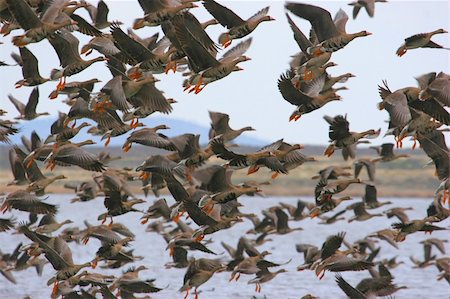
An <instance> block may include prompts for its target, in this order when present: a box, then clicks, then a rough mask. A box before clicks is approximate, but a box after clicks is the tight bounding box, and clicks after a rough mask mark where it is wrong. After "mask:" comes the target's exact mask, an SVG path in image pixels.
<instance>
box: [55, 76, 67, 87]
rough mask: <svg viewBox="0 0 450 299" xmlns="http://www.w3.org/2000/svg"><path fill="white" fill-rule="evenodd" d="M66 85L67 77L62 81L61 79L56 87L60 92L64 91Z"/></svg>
mask: <svg viewBox="0 0 450 299" xmlns="http://www.w3.org/2000/svg"><path fill="white" fill-rule="evenodd" d="M65 85H66V76H62V77H61V79H59V83H58V85H56V90H58V91H61V90H64V87H65Z"/></svg>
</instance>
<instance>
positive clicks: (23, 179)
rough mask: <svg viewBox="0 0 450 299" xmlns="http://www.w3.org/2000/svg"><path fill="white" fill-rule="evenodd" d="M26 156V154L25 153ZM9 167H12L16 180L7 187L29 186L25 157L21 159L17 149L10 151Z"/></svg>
mask: <svg viewBox="0 0 450 299" xmlns="http://www.w3.org/2000/svg"><path fill="white" fill-rule="evenodd" d="M24 155H25V153H24ZM8 158H9V165H10V166H11V172H12V175H13V176H14V180H13V181H11V182H9V183H8V184H7V186H10V185H27V184H28V183H29V181H28V178H27V176H26V171H25V167H24V165H23V157H20V156H19V155H18V154H17V153H16V149H15V148H10V149H9V151H8Z"/></svg>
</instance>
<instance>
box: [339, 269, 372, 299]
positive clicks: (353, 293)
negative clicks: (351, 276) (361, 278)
mask: <svg viewBox="0 0 450 299" xmlns="http://www.w3.org/2000/svg"><path fill="white" fill-rule="evenodd" d="M336 282H337V284H338V286H339V288H340V289H341V290H342V291H343V292H344V293H345V294H346V295H347V297H348V298H352V299H367V298H370V297H368V296H366V295H365V294H364V293H363V292H361V291H360V290H358V289H356V288H354V287H352V286H351V285H350V284H349V283H348V282H347V281H346V280H345V279H344V278H343V277H342V276H341V275H340V274H337V275H336Z"/></svg>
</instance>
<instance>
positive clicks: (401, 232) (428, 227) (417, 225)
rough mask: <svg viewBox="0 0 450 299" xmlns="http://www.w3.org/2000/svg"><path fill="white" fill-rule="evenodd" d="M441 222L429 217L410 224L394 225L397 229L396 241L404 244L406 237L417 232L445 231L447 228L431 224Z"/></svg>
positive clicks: (412, 221) (436, 218) (434, 217)
mask: <svg viewBox="0 0 450 299" xmlns="http://www.w3.org/2000/svg"><path fill="white" fill-rule="evenodd" d="M435 221H440V219H439V218H438V217H436V216H429V217H425V218H423V219H415V220H411V221H410V222H408V223H393V224H392V225H391V226H392V228H394V229H397V235H396V236H395V241H397V242H402V241H404V240H405V239H406V236H407V235H409V234H412V233H415V232H417V231H424V232H430V233H431V232H432V231H433V230H445V228H442V227H439V226H435V225H432V224H430V223H431V222H435Z"/></svg>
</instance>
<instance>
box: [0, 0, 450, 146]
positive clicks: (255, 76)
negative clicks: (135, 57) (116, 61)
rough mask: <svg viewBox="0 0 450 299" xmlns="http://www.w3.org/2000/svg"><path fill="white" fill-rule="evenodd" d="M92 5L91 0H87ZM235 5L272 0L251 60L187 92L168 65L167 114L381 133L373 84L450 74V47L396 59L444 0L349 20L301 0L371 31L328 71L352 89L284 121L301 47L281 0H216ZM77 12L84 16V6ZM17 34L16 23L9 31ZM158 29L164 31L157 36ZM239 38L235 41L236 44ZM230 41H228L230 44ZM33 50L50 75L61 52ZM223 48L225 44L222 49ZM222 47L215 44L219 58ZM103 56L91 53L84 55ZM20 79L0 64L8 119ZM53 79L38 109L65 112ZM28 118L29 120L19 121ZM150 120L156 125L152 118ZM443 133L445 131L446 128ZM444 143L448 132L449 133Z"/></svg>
mask: <svg viewBox="0 0 450 299" xmlns="http://www.w3.org/2000/svg"><path fill="white" fill-rule="evenodd" d="M90 2H93V3H95V2H96V1H90ZM106 2H107V4H108V5H109V8H110V19H111V20H121V21H122V22H124V25H122V26H121V28H122V29H123V30H124V31H126V29H127V28H129V27H131V24H132V22H133V20H134V19H135V18H136V17H142V16H143V11H142V10H141V8H140V6H139V4H138V2H137V1H131V0H130V1H106ZM219 2H220V3H221V4H223V5H225V6H227V7H229V8H230V9H232V10H233V11H234V12H235V13H237V14H238V15H240V16H241V17H242V18H243V19H246V18H248V17H250V16H252V15H253V14H254V13H256V12H257V11H258V10H260V9H261V8H263V7H265V6H270V11H269V15H270V16H272V17H274V18H275V19H276V21H273V22H264V23H262V24H261V25H260V26H259V27H258V28H257V29H256V30H255V31H254V32H253V33H252V34H251V35H250V36H251V37H253V42H252V45H251V47H250V49H249V50H248V51H247V53H246V55H247V56H249V57H251V58H252V60H251V61H247V62H244V63H241V64H240V66H241V67H242V68H244V71H242V72H235V73H232V74H231V75H230V76H228V77H226V78H224V79H222V80H220V81H217V82H214V83H212V84H209V85H208V86H207V87H206V88H205V89H204V90H203V91H202V92H201V93H200V94H198V95H195V94H193V93H192V94H187V93H183V88H182V86H181V84H182V80H183V78H182V76H181V75H180V74H173V73H170V74H169V75H165V74H161V75H156V77H158V78H159V79H160V80H161V82H158V83H157V87H158V88H159V89H161V90H163V91H164V92H165V95H166V97H168V98H174V99H176V100H177V101H178V103H177V104H175V105H174V111H173V113H172V114H171V115H170V117H174V118H178V119H183V120H188V121H192V122H195V123H197V124H200V125H204V126H209V123H210V120H209V115H208V111H209V110H210V111H220V112H223V113H228V114H229V115H230V118H231V121H230V125H231V127H232V128H240V127H244V126H248V125H251V126H252V127H254V128H255V129H256V131H254V132H247V133H245V134H252V136H254V137H257V138H261V139H264V140H268V141H274V140H277V139H279V138H285V140H286V141H288V142H292V143H302V144H326V143H328V125H327V123H326V122H325V121H324V120H323V118H322V117H323V115H331V116H334V115H337V114H347V119H348V120H349V121H350V130H352V131H363V130H366V129H378V128H381V129H382V132H384V131H386V129H387V123H386V122H385V121H386V120H387V119H388V114H387V112H386V111H379V110H378V109H377V108H376V104H377V103H378V102H379V101H380V98H379V96H378V90H377V85H378V84H381V81H382V80H384V79H386V80H387V81H388V84H389V87H390V88H391V90H396V89H400V88H403V87H407V86H416V81H415V79H414V77H417V76H420V75H422V74H425V73H428V72H440V71H444V72H446V73H450V51H448V50H442V49H417V50H410V51H408V52H407V53H406V54H405V55H404V56H403V57H401V58H400V57H397V56H396V55H395V51H396V50H397V48H398V47H399V46H400V45H401V44H402V43H403V40H404V38H406V37H409V36H411V35H413V34H417V33H421V32H429V31H433V30H435V29H438V28H444V29H446V30H447V31H449V29H450V28H449V27H450V26H449V22H450V1H389V2H388V3H377V4H376V8H375V17H374V18H370V17H368V15H367V14H366V12H365V11H363V10H361V11H360V13H359V15H358V18H357V19H356V20H353V19H352V18H351V13H352V7H351V6H349V5H347V3H348V2H349V1H345V2H344V1H304V3H310V4H314V5H318V6H321V7H323V8H325V9H327V10H329V11H330V13H331V14H332V15H334V14H335V13H336V12H337V11H338V10H339V8H342V9H343V10H344V11H345V12H346V13H347V14H348V15H349V16H350V19H349V21H348V23H347V32H349V33H351V32H358V31H361V30H367V31H369V32H371V33H373V35H371V36H368V37H364V38H359V39H356V40H354V41H353V42H351V43H350V44H349V45H347V46H346V47H345V48H344V49H342V50H340V51H338V52H336V53H334V54H333V56H332V59H331V60H332V61H333V62H335V63H337V64H338V66H337V67H334V68H332V69H329V73H330V74H331V75H332V76H337V75H340V74H344V73H347V72H351V73H353V74H354V75H356V78H350V80H349V81H348V82H347V83H345V84H343V85H345V86H346V87H347V88H348V90H344V91H340V92H339V94H340V95H341V96H342V99H343V101H338V102H332V103H330V104H328V105H326V106H325V107H323V108H321V109H319V110H317V111H314V112H312V113H310V114H307V115H304V116H303V117H302V118H301V119H300V120H299V121H298V122H295V123H294V122H289V121H288V119H289V116H290V114H291V113H292V111H293V110H294V109H295V107H294V106H292V105H291V104H289V103H288V102H286V101H285V100H284V99H283V98H282V96H281V94H280V93H279V91H278V88H277V80H278V78H279V76H280V75H281V74H282V73H284V72H285V71H286V70H287V68H288V66H289V61H290V56H291V55H293V54H295V53H297V52H299V48H298V46H297V44H296V42H295V41H294V39H293V35H292V31H291V30H290V28H289V25H288V22H287V20H286V17H285V9H284V1H219ZM191 12H192V13H193V14H194V15H195V16H196V17H197V18H198V19H199V20H200V21H206V20H208V19H210V18H211V16H210V15H209V14H208V12H207V11H206V10H205V9H204V8H203V7H202V5H199V7H198V8H194V9H192V10H191ZM77 13H79V14H80V15H82V16H84V17H86V18H87V14H86V13H85V11H83V10H79V11H78V12H77ZM291 17H292V19H293V20H294V22H295V23H296V24H297V25H298V26H299V28H300V29H301V30H302V31H303V32H304V33H305V34H306V33H308V32H309V29H310V24H309V22H307V21H306V20H303V19H300V18H298V17H296V16H295V15H291ZM158 31H159V27H151V28H150V27H147V28H145V29H140V30H138V31H136V33H138V34H139V35H141V36H143V37H146V36H150V35H151V34H153V33H156V32H158ZM224 31H225V29H224V28H223V27H221V26H220V25H218V26H214V27H209V28H208V29H207V32H208V34H209V35H210V36H211V37H212V39H213V40H215V41H217V38H218V36H219V34H220V33H222V32H224ZM18 34H21V32H20V30H19V31H13V32H12V33H11V35H12V36H14V35H18ZM76 36H77V37H78V38H79V39H80V47H81V46H82V45H83V44H85V43H87V42H88V41H89V39H90V37H88V36H83V35H81V34H78V33H76ZM160 36H161V35H160ZM433 41H435V42H437V43H439V44H443V45H444V46H445V47H450V35H449V34H440V35H436V36H435V37H434V38H433ZM0 42H3V44H2V45H0V50H1V51H0V60H2V61H6V62H7V63H12V59H11V57H10V56H9V54H10V53H11V52H13V51H14V52H18V50H17V49H16V48H15V47H14V46H13V45H12V44H11V36H6V37H0ZM238 42H239V41H234V42H233V44H232V45H231V47H232V46H234V45H236V44H237V43H238ZM231 47H230V48H231ZM29 49H30V50H31V51H32V52H33V53H34V54H35V56H36V57H37V58H38V59H39V68H40V72H41V75H42V76H44V77H46V76H48V75H49V73H50V70H51V69H52V68H56V67H58V64H59V62H58V59H57V56H56V53H55V52H54V50H53V48H52V47H51V45H50V44H49V43H48V41H47V40H44V41H42V42H40V43H38V44H32V45H30V46H29ZM225 51H226V50H225ZM225 51H221V52H220V53H219V56H220V55H221V54H222V53H224V52H225ZM95 56H100V54H98V53H96V52H95V51H94V53H93V54H91V55H90V56H89V57H88V58H93V57H95ZM94 77H97V78H98V79H100V80H102V81H103V83H100V84H98V85H96V88H95V91H98V90H99V89H100V88H101V87H102V86H103V84H105V83H106V82H107V81H108V80H110V79H111V75H110V73H109V71H108V70H107V68H106V67H105V65H104V64H103V63H96V64H94V65H93V66H92V67H90V68H88V69H87V70H85V71H83V72H81V73H80V74H77V75H74V76H72V77H69V78H68V79H67V81H68V82H70V81H81V80H88V79H91V78H94ZM21 78H22V76H21V70H20V68H19V67H17V66H14V67H2V68H0V95H1V99H2V100H1V101H0V108H1V109H5V110H7V111H9V112H10V113H9V114H8V117H13V116H16V115H17V113H16V111H15V109H14V107H13V106H12V105H11V104H10V103H9V100H8V98H7V95H8V94H12V95H14V96H15V97H16V98H18V99H20V100H23V101H26V100H27V99H28V96H29V93H30V92H31V90H32V88H30V87H22V88H20V89H15V88H14V83H15V82H16V81H18V80H20V79H21ZM56 84H57V82H47V83H45V84H43V85H41V86H40V102H39V105H38V109H37V111H38V112H43V111H48V112H50V113H51V114H52V115H53V117H54V116H56V115H57V112H58V110H59V111H68V107H67V106H66V105H65V104H63V103H62V100H63V99H64V96H60V97H59V98H58V99H57V100H54V101H51V100H50V99H48V98H47V96H48V94H49V93H50V91H51V90H53V89H54V88H55V86H56ZM24 125H32V123H30V124H24ZM155 125H156V124H155ZM447 135H448V134H447ZM446 139H447V142H450V138H449V137H448V136H447V137H446ZM392 141H393V138H392V137H385V138H384V139H382V138H381V137H380V138H379V139H377V140H374V141H372V142H373V143H375V144H380V143H382V142H392Z"/></svg>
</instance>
